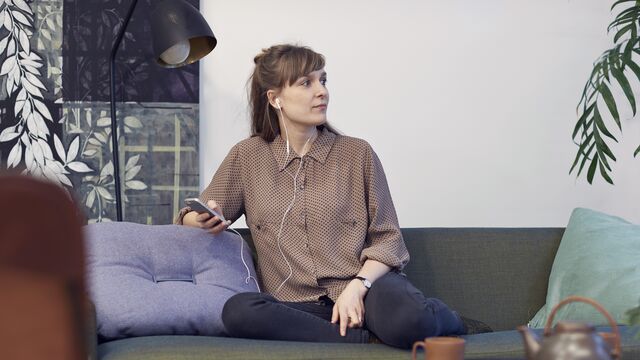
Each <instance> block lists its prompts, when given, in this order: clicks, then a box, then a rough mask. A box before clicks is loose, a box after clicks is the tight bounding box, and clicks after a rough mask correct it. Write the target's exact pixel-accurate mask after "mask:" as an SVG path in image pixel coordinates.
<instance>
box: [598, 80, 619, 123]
mask: <svg viewBox="0 0 640 360" xmlns="http://www.w3.org/2000/svg"><path fill="white" fill-rule="evenodd" d="M598 91H599V92H600V94H601V95H602V99H604V103H605V104H607V107H608V108H609V112H610V113H611V116H613V120H615V122H616V124H618V127H619V128H620V130H622V125H621V124H620V114H619V113H618V106H617V105H616V101H615V100H614V99H613V94H611V90H609V87H608V86H607V84H605V83H604V82H602V83H600V86H599V87H598Z"/></svg>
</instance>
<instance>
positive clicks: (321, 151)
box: [269, 128, 336, 171]
mask: <svg viewBox="0 0 640 360" xmlns="http://www.w3.org/2000/svg"><path fill="white" fill-rule="evenodd" d="M335 138H336V134H334V133H332V132H330V131H329V130H327V128H324V129H322V131H321V132H319V133H318V137H317V138H316V139H315V141H314V142H313V144H312V145H311V149H310V150H309V151H308V152H307V154H306V155H305V156H308V157H311V158H313V159H315V160H316V161H319V162H320V163H322V164H324V162H325V161H326V160H327V156H328V155H329V151H330V150H331V146H332V145H333V142H334V141H335ZM269 147H270V148H271V151H272V152H273V155H274V156H275V158H276V162H277V163H278V170H279V171H282V170H284V169H285V168H286V167H287V166H288V165H289V163H290V162H291V161H293V159H296V158H300V155H298V154H297V153H296V152H295V151H294V150H293V148H291V149H290V150H291V153H290V154H289V158H288V159H287V142H286V140H284V139H283V138H282V137H281V136H280V135H278V136H276V138H275V139H274V140H273V141H272V142H271V143H270V144H269ZM285 161H286V162H285Z"/></svg>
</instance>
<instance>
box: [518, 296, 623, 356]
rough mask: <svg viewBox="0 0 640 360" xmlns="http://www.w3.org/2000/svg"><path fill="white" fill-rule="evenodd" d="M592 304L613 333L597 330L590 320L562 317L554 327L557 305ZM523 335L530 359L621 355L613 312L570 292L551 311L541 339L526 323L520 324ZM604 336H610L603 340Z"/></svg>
mask: <svg viewBox="0 0 640 360" xmlns="http://www.w3.org/2000/svg"><path fill="white" fill-rule="evenodd" d="M574 301H577V302H584V303H587V304H590V305H593V306H594V307H595V308H596V309H598V311H600V312H601V313H602V314H603V315H604V316H605V317H606V318H607V320H608V321H609V323H610V324H611V328H612V329H613V333H602V334H601V335H599V334H598V333H596V331H595V329H594V327H593V326H592V325H590V324H585V323H580V322H571V321H559V322H558V324H557V325H556V326H555V327H554V330H553V331H552V329H551V324H552V323H553V317H554V316H555V314H556V312H557V311H558V309H559V308H560V307H562V306H564V305H566V304H568V303H570V302H574ZM518 331H520V333H521V334H522V337H523V339H524V346H525V350H526V354H527V360H612V359H620V358H621V351H620V331H619V330H618V326H617V325H616V322H615V321H614V320H613V318H611V315H609V313H608V312H607V311H606V310H605V309H604V308H603V307H602V306H601V305H600V304H598V303H597V302H595V301H594V300H591V299H589V298H585V297H581V296H570V297H568V298H566V299H564V300H562V301H561V302H560V303H558V305H556V307H554V308H553V310H552V311H551V315H550V316H549V319H548V320H547V323H546V325H545V327H544V337H543V339H542V340H540V339H538V337H537V336H536V335H535V334H534V333H533V332H532V331H531V330H530V329H529V328H528V327H526V326H520V327H518ZM603 337H604V338H605V339H606V340H607V341H606V342H605V340H603Z"/></svg>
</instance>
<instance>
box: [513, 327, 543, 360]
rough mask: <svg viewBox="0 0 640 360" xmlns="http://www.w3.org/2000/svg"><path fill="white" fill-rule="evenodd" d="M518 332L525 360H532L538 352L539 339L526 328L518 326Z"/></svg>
mask: <svg viewBox="0 0 640 360" xmlns="http://www.w3.org/2000/svg"><path fill="white" fill-rule="evenodd" d="M518 331H519V332H520V334H521V335H522V340H523V341H524V348H525V352H526V354H527V360H534V359H535V357H536V355H537V354H538V352H539V351H540V339H539V338H538V336H537V335H536V334H534V332H533V331H531V329H529V328H528V327H526V326H518Z"/></svg>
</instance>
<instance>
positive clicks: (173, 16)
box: [109, 0, 217, 221]
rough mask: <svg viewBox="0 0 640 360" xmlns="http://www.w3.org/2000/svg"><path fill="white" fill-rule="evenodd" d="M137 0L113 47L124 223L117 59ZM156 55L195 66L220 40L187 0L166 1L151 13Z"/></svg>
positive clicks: (116, 174)
mask: <svg viewBox="0 0 640 360" xmlns="http://www.w3.org/2000/svg"><path fill="white" fill-rule="evenodd" d="M137 3H138V0H133V1H132V2H131V6H130V7H129V11H128V12H127V16H126V18H125V20H124V23H123V24H122V26H121V27H120V31H119V32H118V36H117V37H116V40H115V42H114V43H113V46H112V47H111V58H110V60H111V61H110V64H109V72H110V76H111V84H110V90H111V142H112V145H113V150H112V153H113V181H114V185H115V192H116V218H117V220H118V221H122V193H121V190H120V160H119V150H118V123H117V119H116V74H115V59H116V54H117V53H118V47H119V46H120V43H121V42H122V37H123V36H124V33H125V30H126V29H127V25H128V24H129V20H131V15H132V14H133V11H134V9H135V8H136V5H137ZM151 37H152V39H153V55H154V58H155V60H156V61H157V62H158V64H160V65H161V66H164V67H169V68H173V67H180V66H184V65H189V64H191V63H194V62H196V61H198V60H200V59H201V58H203V57H204V56H205V55H207V54H208V53H210V52H211V50H213V48H215V47H216V44H217V40H216V38H215V36H214V35H213V31H211V28H210V27H209V25H208V24H207V21H206V20H205V19H204V17H203V16H202V14H200V12H199V11H198V10H197V9H196V8H195V7H193V6H192V5H191V4H189V3H188V2H187V1H186V0H165V1H163V2H161V3H159V4H158V5H157V6H156V7H155V9H154V10H153V11H152V12H151Z"/></svg>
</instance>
